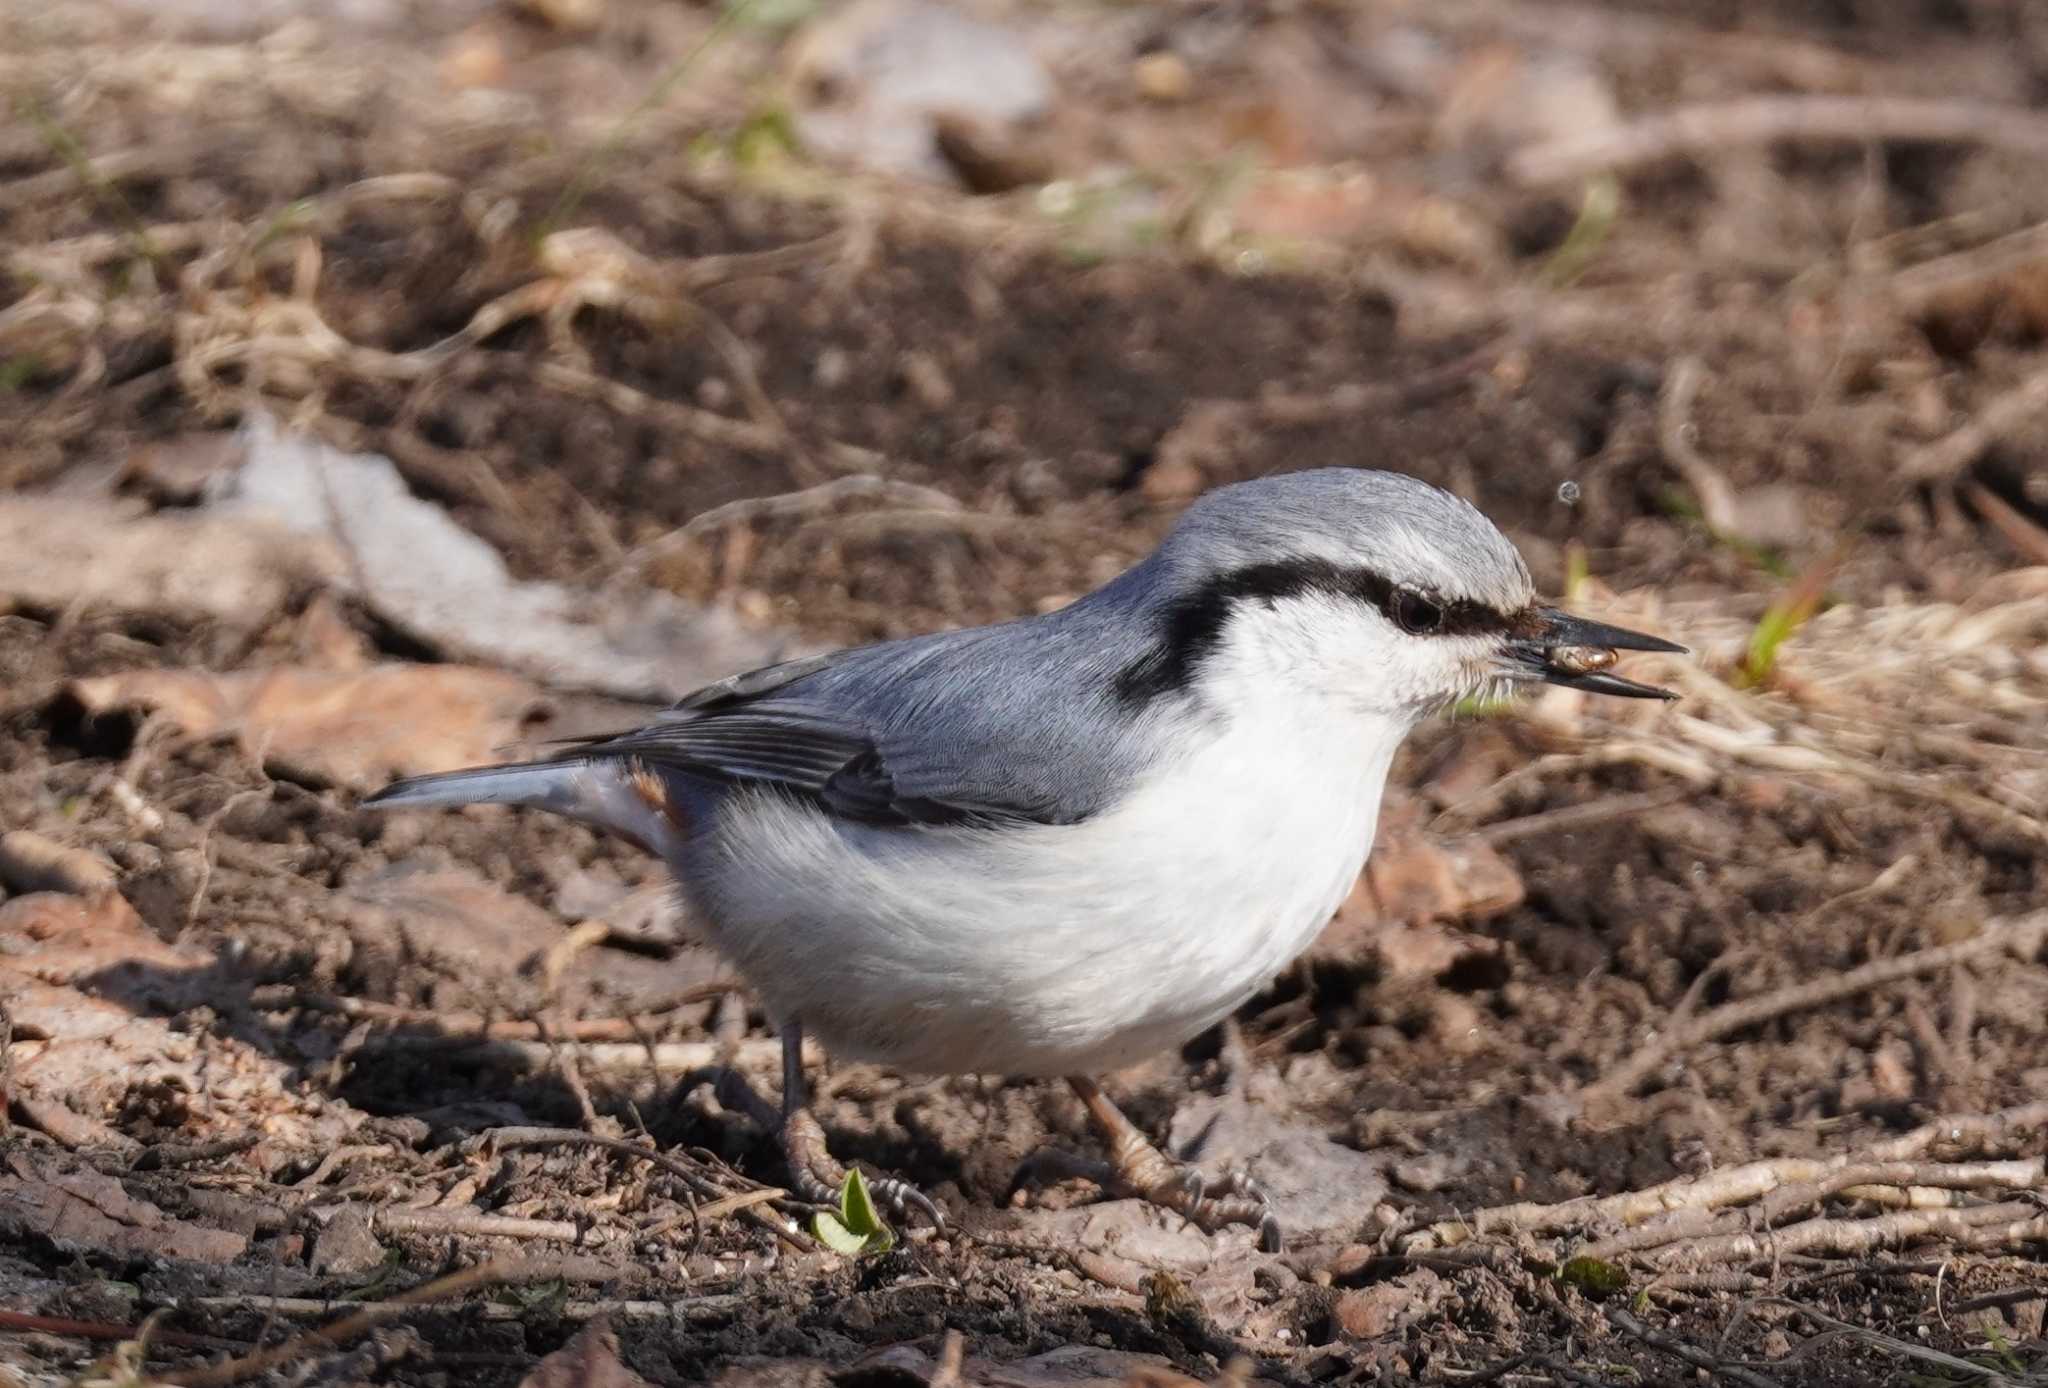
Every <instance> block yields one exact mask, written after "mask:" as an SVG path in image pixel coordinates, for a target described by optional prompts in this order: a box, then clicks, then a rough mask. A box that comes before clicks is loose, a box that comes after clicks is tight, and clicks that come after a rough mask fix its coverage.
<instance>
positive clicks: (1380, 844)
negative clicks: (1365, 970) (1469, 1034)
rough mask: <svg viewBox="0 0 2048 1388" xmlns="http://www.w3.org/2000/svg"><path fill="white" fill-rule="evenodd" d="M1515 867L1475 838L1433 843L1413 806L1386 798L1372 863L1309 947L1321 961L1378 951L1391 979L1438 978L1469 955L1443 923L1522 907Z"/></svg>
mask: <svg viewBox="0 0 2048 1388" xmlns="http://www.w3.org/2000/svg"><path fill="white" fill-rule="evenodd" d="M1526 895H1527V889H1526V888H1525V887H1524V886H1523V884H1522V876H1521V874H1520V873H1519V872H1517V871H1515V868H1514V865H1513V864H1511V863H1509V862H1508V860H1507V859H1506V858H1504V857H1502V856H1501V855H1500V853H1499V852H1497V851H1496V850H1495V849H1494V848H1493V847H1492V846H1491V845H1489V844H1488V843H1486V842H1485V841H1484V840H1482V839H1477V838H1439V837H1437V836H1435V835H1433V834H1430V833H1428V832H1427V831H1425V830H1424V829H1423V828H1422V825H1421V817H1420V815H1419V814H1418V812H1417V811H1416V808H1415V805H1414V802H1412V801H1410V800H1408V799H1406V798H1405V797H1401V796H1396V795H1389V796H1388V798H1387V802H1386V806H1385V808H1384V811H1383V812H1382V814H1381V816H1380V829H1379V835H1378V837H1377V839H1376V841H1375V842H1374V844H1373V849H1372V857H1371V858H1369V859H1368V860H1367V861H1366V865H1365V871H1364V872H1363V873H1361V874H1360V875H1359V878H1358V882H1357V885H1355V886H1354V887H1353V888H1352V889H1351V894H1350V895H1349V896H1347V897H1346V898H1345V899H1344V902H1343V904H1342V905H1340V906H1339V907H1338V908H1337V914H1336V916H1335V917H1334V918H1333V919H1332V920H1331V921H1330V924H1329V925H1328V926H1327V927H1325V928H1324V930H1323V933H1322V934H1321V935H1320V936H1318V937H1317V939H1316V942H1315V944H1314V945H1313V946H1311V948H1310V953H1311V954H1312V955H1313V956H1315V957H1316V958H1321V959H1346V960H1358V959H1362V958H1364V957H1366V956H1367V955H1369V954H1373V953H1377V954H1379V955H1380V957H1381V962H1382V963H1383V964H1384V965H1385V966H1386V967H1387V968H1388V971H1389V972H1390V973H1394V974H1428V975H1432V976H1433V975H1435V974H1439V973H1442V972H1443V971H1444V970H1445V969H1447V968H1449V967H1450V966H1451V965H1452V964H1454V963H1456V962H1457V961H1458V960H1459V959H1460V958H1462V957H1463V956H1464V955H1465V954H1467V953H1469V952H1470V946H1469V944H1467V943H1465V942H1462V941H1461V940H1460V939H1459V938H1458V935H1457V933H1456V932H1455V931H1447V930H1444V929H1441V928H1440V927H1441V925H1442V924H1444V923H1452V922H1455V923H1465V922H1472V921H1483V920H1490V919H1492V918H1493V917H1495V916H1498V915H1500V914H1502V913H1503V912H1505V911H1511V910H1513V909H1514V908H1515V907H1517V906H1519V905H1521V904H1522V901H1523V899H1524V898H1525V896H1526Z"/></svg>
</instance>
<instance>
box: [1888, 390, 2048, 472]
mask: <svg viewBox="0 0 2048 1388" xmlns="http://www.w3.org/2000/svg"><path fill="white" fill-rule="evenodd" d="M2043 410H2048V371H2037V372H2035V373H2034V374H2033V375H2031V376H2029V377H2027V379H2026V380H2024V381H2021V382H2020V383H2019V384H2018V385H2016V386H2014V387H2012V388H2011V389H2010V390H2007V391H2004V392H2001V393H2000V394H1998V395H1995V396H1993V397H1992V398H1991V399H1990V400H1988V401H1987V402H1985V404H1984V407H1983V408H1982V409H1980V410H1978V411H1977V413H1976V414H1974V415H1972V416H1971V417H1970V422H1969V423H1967V424H1965V425H1963V426H1962V427H1961V428H1959V429H1956V430H1954V431H1953V432H1951V433H1948V434H1944V435H1943V436H1942V437H1940V438H1938V439H1936V440H1935V441H1934V442H1933V443H1929V444H1923V445H1921V446H1920V447H1919V448H1916V449H1914V450H1913V451H1912V452H1911V453H1908V454H1907V455H1906V460H1905V462H1904V463H1902V464H1901V465H1900V467H1899V478H1900V480H1902V481H1904V482H1909V483H1915V482H1941V481H1946V480H1948V479H1950V478H1952V477H1956V476H1958V475H1959V474H1961V473H1962V472H1963V471H1964V470H1965V469H1966V468H1968V467H1969V466H1970V465H1971V464H1972V463H1974V462H1976V461H1977V459H1979V458H1981V457H1983V456H1984V453H1985V450H1987V449H1989V448H1990V447H1991V446H1992V445H1993V444H1996V443H1997V442H1998V441H1999V440H2000V439H2002V438H2004V437H2005V436H2006V435H2007V434H2010V433H2011V432H2012V431H2013V430H2014V429H2016V428H2018V427H2019V426H2020V425H2022V424H2024V423H2026V422H2027V421H2028V420H2029V419H2032V418H2033V417H2034V416H2035V415H2037V414H2040V413H2041V412H2042V411H2043Z"/></svg>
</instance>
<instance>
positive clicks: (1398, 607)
mask: <svg viewBox="0 0 2048 1388" xmlns="http://www.w3.org/2000/svg"><path fill="white" fill-rule="evenodd" d="M1394 621H1395V622H1396V623H1398V624H1399V625H1400V628H1401V630H1403V631H1405V632H1407V633H1408V634H1409V635H1411V636H1421V635H1423V634H1425V633H1427V632H1432V631H1435V630H1436V629H1437V628H1438V627H1440V626H1442V625H1443V624H1444V610H1443V608H1441V607H1439V606H1437V604H1436V603H1435V602H1433V601H1431V600H1430V599H1429V598H1427V597H1425V596H1423V595H1422V594H1421V593H1418V592H1416V591H1415V590H1414V589H1413V588H1397V589H1395V590H1394Z"/></svg>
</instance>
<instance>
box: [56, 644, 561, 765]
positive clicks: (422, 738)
mask: <svg viewBox="0 0 2048 1388" xmlns="http://www.w3.org/2000/svg"><path fill="white" fill-rule="evenodd" d="M70 692H71V695H72V697H73V698H75V699H77V700H78V702H79V703H80V704H81V705H82V706H83V707H84V708H85V710H86V712H87V713H90V714H101V713H106V712H109V711H111V710H114V709H126V708H143V709H149V710H152V711H154V712H158V713H161V714H163V715H164V716H166V717H167V718H169V719H170V720H171V721H172V722H173V723H175V724H176V725H177V726H178V727H179V728H180V729H182V730H183V731H184V732H187V733H190V734H192V735H194V736H198V737H206V736H210V735H212V734H215V733H222V732H232V733H233V734H234V735H235V738H236V739H237V741H239V742H240V743H241V745H242V747H243V748H244V749H245V750H247V751H248V752H249V754H250V755H252V756H261V757H263V758H264V759H265V760H266V761H267V762H270V763H272V764H274V765H278V766H281V767H285V768H288V769H290V770H291V771H293V772H295V773H299V774H302V775H305V776H308V777H311V778H316V779H318V780H322V781H331V782H336V783H339V784H342V785H346V786H349V787H352V788H354V789H357V790H367V789H371V788H373V787H375V786H379V785H382V784H383V783H384V782H385V781H387V780H389V779H391V778H392V777H393V776H409V775H418V774H420V773H423V772H429V771H450V770H453V769H455V768H457V767H462V766H474V765H477V764H478V763H481V762H492V761H497V760H499V759H500V755H499V753H500V749H502V748H503V747H505V746H506V745H507V744H508V743H513V742H516V741H517V740H518V739H519V737H520V734H521V731H522V728H523V727H524V725H525V724H526V723H527V722H529V721H530V720H531V719H532V718H533V717H534V716H535V714H536V713H537V712H538V711H539V710H540V707H541V705H540V695H539V693H538V692H537V691H536V690H535V689H534V687H533V686H532V685H531V684H528V683H527V682H526V681H525V680H523V679H521V678H519V677H518V676H517V675H509V674H506V673H505V672H503V671H500V670H485V669H479V668H475V667H471V666H463V665H380V666H376V667H374V668H372V669H369V670H364V671H360V672H349V671H336V670H304V669H291V668H286V669H275V670H243V671H237V672H235V673H231V674H212V673H209V672H207V671H203V670H131V671H129V672H127V673H125V674H120V675H104V676H100V677H98V678H95V679H84V680H74V681H73V682H72V683H71V685H70Z"/></svg>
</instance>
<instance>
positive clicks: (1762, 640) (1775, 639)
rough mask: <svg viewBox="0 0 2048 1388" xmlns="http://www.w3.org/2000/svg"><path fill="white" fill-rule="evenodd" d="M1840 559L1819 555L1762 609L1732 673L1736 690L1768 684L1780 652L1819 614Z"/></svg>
mask: <svg viewBox="0 0 2048 1388" xmlns="http://www.w3.org/2000/svg"><path fill="white" fill-rule="evenodd" d="M1841 559H1842V555H1841V551H1840V550H1836V551H1835V552H1833V553H1830V554H1827V555H1824V556H1822V558H1821V559H1819V560H1818V561H1817V562H1815V563H1814V564H1813V565H1811V566H1810V567H1809V568H1808V569H1807V570H1806V572H1805V573H1803V574H1801V575H1800V576H1799V577H1798V578H1797V579H1795V580H1794V581H1793V583H1792V586H1791V587H1789V588H1787V589H1786V590H1785V591H1784V592H1782V593H1780V594H1779V595H1778V596H1777V597H1775V598H1773V599H1772V600H1771V605H1770V606H1769V607H1767V608H1765V609H1764V615H1763V616H1761V617H1759V618H1758V619H1757V624H1756V627H1755V629H1754V630H1752V631H1751V632H1750V633H1749V650H1748V651H1747V652H1746V653H1745V654H1744V655H1743V657H1742V665H1741V667H1740V668H1739V669H1737V670H1736V672H1735V683H1736V687H1737V688H1740V689H1756V688H1758V687H1760V686H1762V685H1764V684H1767V683H1769V682H1770V678H1771V673H1772V671H1774V670H1775V669H1776V668H1777V665H1778V653H1779V651H1780V650H1781V649H1782V648H1783V647H1784V645H1785V643H1786V642H1787V641H1789V640H1791V639H1792V638H1793V637H1794V636H1795V635H1797V634H1798V632H1799V629H1800V628H1801V627H1803V626H1805V625H1806V623H1807V622H1808V621H1809V620H1811V619H1812V617H1813V614H1814V613H1816V612H1818V611H1820V609H1821V604H1822V603H1823V602H1824V601H1825V599H1826V596H1827V583H1828V579H1829V578H1831V577H1832V576H1833V575H1834V571H1835V568H1836V566H1837V565H1839V564H1840V563H1841Z"/></svg>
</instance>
